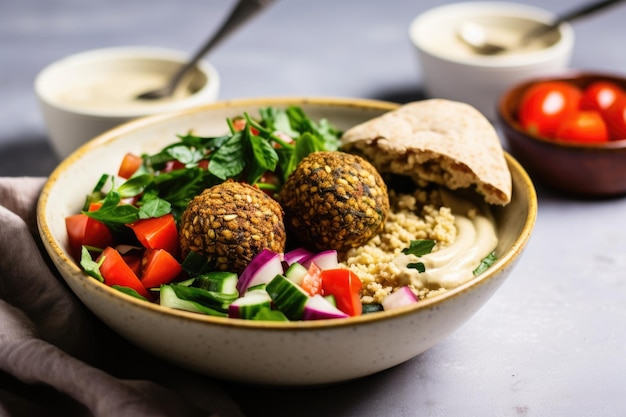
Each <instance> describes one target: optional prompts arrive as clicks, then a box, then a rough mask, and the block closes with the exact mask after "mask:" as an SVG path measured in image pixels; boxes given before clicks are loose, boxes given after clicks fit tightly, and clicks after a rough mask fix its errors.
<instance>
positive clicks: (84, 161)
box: [39, 99, 536, 307]
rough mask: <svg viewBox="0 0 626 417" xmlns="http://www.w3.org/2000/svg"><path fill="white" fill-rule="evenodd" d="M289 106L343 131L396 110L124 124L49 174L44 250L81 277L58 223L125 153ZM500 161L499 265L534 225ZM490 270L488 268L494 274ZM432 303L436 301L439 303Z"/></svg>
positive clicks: (327, 108) (242, 107)
mask: <svg viewBox="0 0 626 417" xmlns="http://www.w3.org/2000/svg"><path fill="white" fill-rule="evenodd" d="M290 104H296V105H300V106H302V107H303V108H304V110H305V111H306V112H307V114H309V115H310V117H311V118H313V119H320V118H328V119H329V120H330V121H331V122H333V123H335V124H336V125H337V126H338V127H339V128H340V129H346V128H348V127H350V126H353V125H355V124H357V123H360V122H362V121H364V120H367V119H370V118H372V117H375V116H377V115H379V114H381V113H383V112H386V111H389V110H391V109H393V108H395V107H396V106H397V105H395V104H392V103H385V102H377V101H369V100H358V101H355V100H342V99H319V100H315V99H313V100H312V99H308V100H302V99H276V100H267V99H264V100H263V99H260V100H247V101H246V100H242V101H240V102H225V103H216V104H214V105H208V106H203V107H200V108H196V109H192V110H188V111H181V112H179V113H175V114H167V115H160V116H152V117H149V118H144V119H140V120H135V121H134V122H130V123H127V124H125V125H122V126H120V127H118V128H116V129H114V130H112V131H110V132H107V133H105V134H103V135H101V136H99V137H97V138H95V139H94V140H92V141H91V142H88V143H87V144H85V145H84V146H83V147H81V148H80V149H78V150H77V151H76V152H74V153H73V154H72V155H71V156H70V157H69V158H68V159H66V160H65V161H64V162H63V163H62V164H61V165H60V166H59V167H58V168H57V170H56V171H55V172H54V173H53V174H52V175H51V177H50V179H49V181H48V183H47V185H46V187H45V189H44V192H43V194H42V198H41V200H40V205H39V222H40V228H41V230H42V235H43V239H44V241H45V242H46V243H47V244H48V245H49V246H50V247H49V249H50V250H51V251H52V253H53V255H54V256H56V257H57V258H59V259H60V260H61V262H62V263H64V264H67V265H66V266H67V267H68V268H69V270H71V271H73V272H74V273H78V275H81V274H80V270H79V267H78V266H77V265H76V263H75V262H74V261H73V260H72V259H71V258H70V257H69V255H68V252H67V250H66V248H67V234H66V230H65V222H64V219H65V217H66V216H68V215H70V214H74V213H76V212H77V211H78V210H79V209H80V207H81V206H82V204H83V202H84V196H85V194H86V193H87V192H88V191H89V190H90V189H91V187H92V186H93V184H95V183H96V181H97V180H98V178H99V177H100V176H101V175H102V174H103V173H110V172H112V170H113V169H114V167H116V166H117V164H119V161H121V158H122V156H123V155H124V154H125V153H126V152H134V153H137V154H141V153H144V152H146V153H150V152H156V151H158V150H160V149H161V148H162V147H163V146H165V145H166V144H169V143H171V142H173V141H174V140H175V137H176V135H177V134H180V133H182V132H187V131H189V129H193V130H194V132H195V133H196V134H199V135H207V136H210V135H220V134H223V133H224V132H225V131H226V129H227V126H226V124H225V120H226V118H227V117H234V116H237V115H240V114H242V112H244V111H245V112H249V113H250V114H256V111H257V109H258V108H259V107H263V106H270V105H271V106H276V107H285V106H287V105H290ZM506 157H507V160H508V163H509V166H510V168H511V170H512V174H513V181H514V190H515V191H514V196H513V199H512V202H511V203H510V204H509V205H507V206H506V207H503V208H495V209H494V214H495V217H496V219H497V223H498V224H497V228H498V234H499V238H500V242H499V245H498V250H497V252H498V256H499V257H500V258H501V260H503V261H504V260H506V258H507V257H515V256H516V255H517V251H519V250H520V248H521V247H522V246H523V244H524V243H525V241H526V239H527V238H528V236H529V234H530V229H532V225H533V224H534V216H535V213H534V211H535V210H536V207H535V204H536V202H535V201H534V199H535V197H534V189H533V186H532V183H531V182H530V179H529V178H528V176H527V175H526V173H525V172H524V170H523V169H522V168H521V166H520V165H519V164H518V163H517V162H516V161H515V160H514V159H513V158H511V157H510V155H506ZM508 260H509V261H510V260H511V259H508ZM496 269H497V268H494V272H495V270H496ZM93 281H94V282H93V283H91V284H95V285H102V286H103V287H104V285H103V284H100V283H98V282H96V281H95V280H93ZM472 282H473V281H472ZM106 290H108V288H107V289H106ZM450 292H454V291H450ZM433 299H434V300H435V301H436V300H438V299H439V298H438V297H434V298H433ZM424 304H426V303H424ZM156 307H158V306H156Z"/></svg>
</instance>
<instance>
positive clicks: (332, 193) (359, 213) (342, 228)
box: [279, 151, 389, 252]
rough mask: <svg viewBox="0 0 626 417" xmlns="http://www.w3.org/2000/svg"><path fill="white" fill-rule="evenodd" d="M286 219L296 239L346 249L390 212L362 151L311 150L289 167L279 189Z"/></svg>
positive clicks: (371, 234) (376, 230) (373, 231)
mask: <svg viewBox="0 0 626 417" xmlns="http://www.w3.org/2000/svg"><path fill="white" fill-rule="evenodd" d="M279 201H280V202H281V204H282V206H283V209H284V211H285V222H286V225H287V227H288V229H289V230H290V231H292V232H293V233H294V235H295V236H296V237H297V238H298V239H299V241H300V243H301V244H302V245H305V246H309V247H312V248H315V249H318V250H326V249H335V250H337V251H340V252H341V251H346V250H348V249H350V248H353V247H357V246H361V245H363V244H365V243H366V242H368V241H369V240H370V239H371V238H372V237H374V236H375V235H376V234H378V233H380V232H381V230H382V228H383V226H384V222H385V219H386V218H387V214H388V212H389V196H388V194H387V186H386V185H385V183H384V181H383V179H382V178H381V176H380V174H379V173H378V171H376V169H375V168H374V167H373V166H372V165H371V164H370V163H369V162H368V161H367V160H365V159H363V158H362V157H360V156H357V155H352V154H348V153H344V152H332V151H323V152H313V153H311V154H310V155H309V156H307V157H306V158H304V159H303V160H302V161H301V162H300V163H299V164H298V166H297V168H296V169H295V170H294V171H293V172H292V173H291V175H290V176H289V178H287V181H286V182H285V184H284V185H283V188H282V190H281V192H280V194H279Z"/></svg>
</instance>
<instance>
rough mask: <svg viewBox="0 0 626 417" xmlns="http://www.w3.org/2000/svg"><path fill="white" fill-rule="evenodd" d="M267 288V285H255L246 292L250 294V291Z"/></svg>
mask: <svg viewBox="0 0 626 417" xmlns="http://www.w3.org/2000/svg"><path fill="white" fill-rule="evenodd" d="M266 286H267V284H258V285H254V286H252V287H248V289H247V290H246V293H248V292H250V291H257V290H265V287H266ZM244 295H245V294H244Z"/></svg>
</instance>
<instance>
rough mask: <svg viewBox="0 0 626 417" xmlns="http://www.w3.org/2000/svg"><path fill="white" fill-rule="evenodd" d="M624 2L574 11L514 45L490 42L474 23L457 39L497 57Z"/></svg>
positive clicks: (607, 2)
mask: <svg viewBox="0 0 626 417" xmlns="http://www.w3.org/2000/svg"><path fill="white" fill-rule="evenodd" d="M622 1H624V0H602V1H598V2H595V3H591V4H589V5H587V6H583V7H580V8H578V9H575V10H572V11H571V12H568V13H565V14H563V15H562V16H560V17H558V18H557V19H556V20H555V21H554V22H552V23H550V24H549V25H543V24H541V25H538V26H537V27H535V28H533V29H531V30H530V31H528V32H526V33H524V34H523V35H522V36H521V37H520V38H519V40H518V41H517V42H515V43H514V44H513V45H504V44H498V43H494V42H491V41H489V39H488V36H487V31H486V30H485V28H484V27H482V26H480V25H478V24H477V23H474V22H465V23H463V24H462V25H461V26H460V27H459V29H458V30H457V37H458V38H459V39H460V40H461V41H462V42H463V43H465V44H467V45H468V46H470V47H471V48H472V49H473V50H474V51H475V52H476V53H478V54H481V55H496V54H500V53H503V52H505V51H507V50H510V49H515V48H518V47H521V46H524V45H526V44H527V43H528V42H530V41H531V40H532V39H535V38H538V37H540V36H543V35H545V34H547V33H549V32H551V31H553V30H555V29H556V28H558V27H559V26H560V25H561V24H562V23H565V22H571V21H573V20H576V19H578V18H581V17H584V16H589V15H590V14H592V13H595V12H597V11H599V10H602V9H604V8H606V7H608V6H611V5H614V4H617V3H620V2H622Z"/></svg>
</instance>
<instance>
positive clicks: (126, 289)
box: [111, 285, 148, 301]
mask: <svg viewBox="0 0 626 417" xmlns="http://www.w3.org/2000/svg"><path fill="white" fill-rule="evenodd" d="M111 288H114V289H116V290H118V291H120V292H123V293H124V294H126V295H130V296H132V297H135V298H139V299H140V300H144V301H148V299H147V298H146V297H144V296H143V295H141V294H139V293H138V292H137V291H135V290H134V289H132V288H129V287H124V286H122V285H111Z"/></svg>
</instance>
